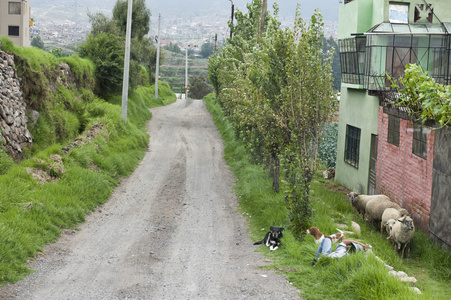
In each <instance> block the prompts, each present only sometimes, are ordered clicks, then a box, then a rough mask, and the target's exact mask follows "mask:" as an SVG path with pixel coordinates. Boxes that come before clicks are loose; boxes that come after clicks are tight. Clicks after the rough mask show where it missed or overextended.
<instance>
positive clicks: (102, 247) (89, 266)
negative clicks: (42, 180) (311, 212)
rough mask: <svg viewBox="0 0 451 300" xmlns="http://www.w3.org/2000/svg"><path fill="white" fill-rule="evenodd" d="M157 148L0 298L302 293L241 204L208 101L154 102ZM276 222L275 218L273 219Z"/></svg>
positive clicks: (260, 296) (153, 145) (151, 129)
mask: <svg viewBox="0 0 451 300" xmlns="http://www.w3.org/2000/svg"><path fill="white" fill-rule="evenodd" d="M148 131H149V134H150V136H151V138H150V144H149V151H148V152H147V153H146V156H145V157H144V159H143V161H142V162H141V164H140V166H139V167H138V168H137V169H136V171H135V172H134V173H133V174H132V175H131V176H130V177H129V178H127V179H126V180H124V181H123V182H122V184H121V185H120V186H119V187H118V188H117V189H116V190H115V192H114V193H113V195H112V197H111V198H110V200H109V201H108V202H107V203H106V204H105V205H103V206H102V207H100V208H98V209H97V210H96V212H94V213H92V214H90V215H89V216H88V217H87V222H86V223H84V224H82V225H81V226H80V228H81V230H80V231H66V232H65V234H64V235H63V236H62V237H61V238H60V240H59V241H58V242H57V243H55V244H52V245H49V246H47V247H46V248H45V254H43V255H40V256H39V257H38V258H37V260H36V261H35V262H34V263H33V264H32V265H31V268H33V269H35V270H36V273H35V274H33V275H31V276H29V277H28V278H27V279H25V280H24V281H22V282H19V283H17V284H15V285H9V286H5V287H2V288H0V298H1V299H299V296H297V295H298V291H297V290H296V289H295V288H293V287H292V286H290V284H289V283H288V282H287V281H286V279H285V278H284V277H283V276H282V275H277V274H275V273H274V272H273V271H268V270H264V269H262V268H259V266H263V265H264V264H265V258H264V257H263V256H262V255H261V254H259V253H256V252H255V251H254V250H255V249H256V247H257V246H253V245H252V241H251V240H250V238H249V237H248V234H247V232H246V221H245V220H244V218H243V217H242V216H241V214H240V213H239V212H237V205H238V202H237V199H236V197H235V195H234V194H233V190H232V186H233V183H234V178H233V174H232V173H231V171H230V170H229V169H228V167H227V165H226V164H225V162H224V160H223V144H222V140H221V138H220V135H219V133H218V132H217V130H216V128H215V126H214V124H213V121H212V119H211V116H210V114H209V113H208V111H207V110H206V108H205V104H204V102H203V101H199V100H178V101H177V102H176V103H174V104H172V105H170V106H167V107H160V108H157V109H153V117H152V120H151V121H150V122H149V125H148ZM269 225H271V224H268V227H269Z"/></svg>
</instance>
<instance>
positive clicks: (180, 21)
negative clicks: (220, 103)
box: [30, 10, 338, 49]
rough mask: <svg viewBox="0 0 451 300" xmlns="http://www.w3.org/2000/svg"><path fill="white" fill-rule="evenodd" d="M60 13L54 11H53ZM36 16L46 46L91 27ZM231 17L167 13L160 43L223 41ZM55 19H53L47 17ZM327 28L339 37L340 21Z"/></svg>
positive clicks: (69, 44)
mask: <svg viewBox="0 0 451 300" xmlns="http://www.w3.org/2000/svg"><path fill="white" fill-rule="evenodd" d="M55 14H57V12H53V14H52V15H55ZM33 18H34V20H35V22H34V26H32V27H31V28H30V34H31V39H33V38H34V37H36V36H40V37H41V39H42V40H43V41H44V43H45V46H46V48H47V49H52V48H63V49H71V48H76V47H77V45H79V44H80V43H83V41H84V40H85V39H86V37H87V36H88V34H89V33H90V31H91V26H90V24H89V20H88V17H87V15H86V17H83V18H81V17H80V16H78V17H77V18H76V19H75V20H74V21H72V20H69V19H68V18H67V14H66V15H65V18H57V17H55V18H52V17H51V16H49V15H48V12H46V13H42V14H41V11H39V10H38V11H37V12H35V13H33ZM229 18H230V17H226V16H225V15H224V14H218V13H215V14H205V15H202V14H200V16H196V17H184V18H182V17H165V16H162V18H161V26H160V27H161V29H160V36H161V45H162V46H165V45H168V44H170V43H172V44H177V45H178V46H179V47H180V48H181V49H185V48H186V47H188V48H194V49H199V48H200V46H201V45H202V43H204V42H208V41H209V42H211V43H214V42H215V36H216V35H217V42H218V43H219V44H221V43H223V42H224V41H225V40H226V39H227V38H228V37H229V36H230V31H229V28H228V26H227V22H228V21H229ZM48 20H52V21H48ZM151 21H152V24H151V29H150V32H149V37H151V39H152V40H155V36H156V35H157V28H158V25H157V24H158V15H155V14H153V15H152V20H151ZM281 22H282V25H283V26H285V27H292V26H293V23H294V19H293V18H281ZM324 23H325V25H324V32H325V36H326V37H330V36H332V37H333V38H335V39H336V37H337V31H338V23H337V22H330V21H325V22H324Z"/></svg>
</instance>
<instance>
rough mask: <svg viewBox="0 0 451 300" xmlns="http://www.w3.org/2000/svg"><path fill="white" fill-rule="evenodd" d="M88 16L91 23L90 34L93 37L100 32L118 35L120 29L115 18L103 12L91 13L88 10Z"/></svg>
mask: <svg viewBox="0 0 451 300" xmlns="http://www.w3.org/2000/svg"><path fill="white" fill-rule="evenodd" d="M88 17H89V21H90V23H91V34H92V35H93V36H94V37H96V36H97V35H98V34H101V33H110V34H114V35H120V29H119V26H118V25H117V21H116V20H114V19H112V18H108V17H107V16H105V15H104V14H103V13H95V14H92V13H89V12H88Z"/></svg>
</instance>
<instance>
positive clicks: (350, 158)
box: [345, 125, 360, 168]
mask: <svg viewBox="0 0 451 300" xmlns="http://www.w3.org/2000/svg"><path fill="white" fill-rule="evenodd" d="M359 147H360V128H357V127H354V126H351V125H347V126H346V143H345V162H347V163H348V164H350V165H351V166H354V167H356V168H359Z"/></svg>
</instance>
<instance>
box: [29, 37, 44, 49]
mask: <svg viewBox="0 0 451 300" xmlns="http://www.w3.org/2000/svg"><path fill="white" fill-rule="evenodd" d="M31 46H33V47H36V48H39V49H42V50H44V41H43V40H42V39H41V37H40V36H39V35H38V36H36V37H34V38H33V39H32V40H31Z"/></svg>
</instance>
